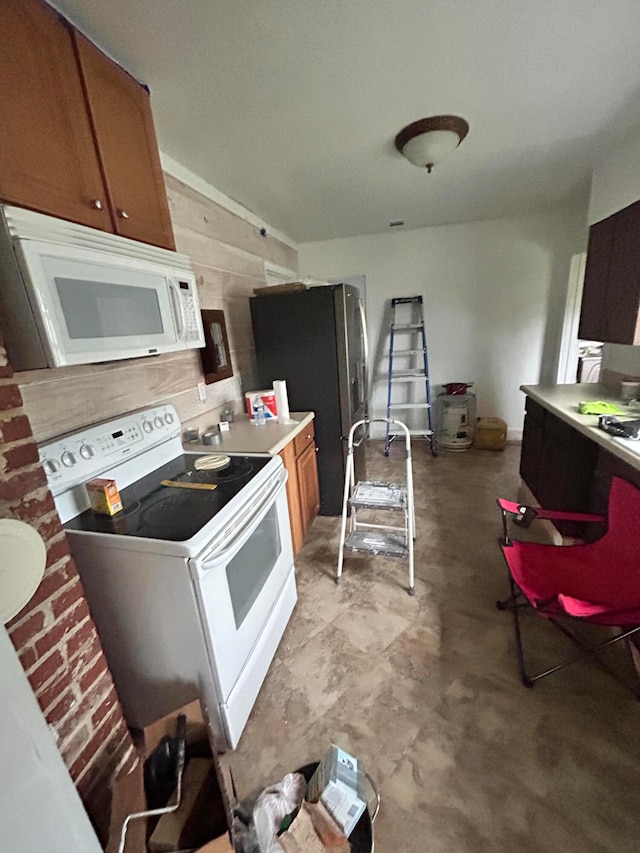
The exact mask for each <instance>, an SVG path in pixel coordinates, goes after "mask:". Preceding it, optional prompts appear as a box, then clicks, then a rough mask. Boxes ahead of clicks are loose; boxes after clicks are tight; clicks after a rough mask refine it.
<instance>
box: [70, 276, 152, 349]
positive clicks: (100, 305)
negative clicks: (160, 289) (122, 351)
mask: <svg viewBox="0 0 640 853" xmlns="http://www.w3.org/2000/svg"><path fill="white" fill-rule="evenodd" d="M55 282H56V288H57V290H58V296H59V298H60V306H61V308H62V313H63V314H64V319H65V323H66V324H67V333H68V335H69V337H70V338H71V339H72V340H74V339H79V338H119V337H125V336H134V335H135V336H138V335H154V334H156V335H161V334H162V333H163V332H164V329H163V327H162V315H161V313H160V303H159V302H158V294H157V291H156V290H155V288H152V287H137V286H134V285H128V284H108V283H107V282H94V281H81V280H80V279H73V278H58V277H56V279H55Z"/></svg>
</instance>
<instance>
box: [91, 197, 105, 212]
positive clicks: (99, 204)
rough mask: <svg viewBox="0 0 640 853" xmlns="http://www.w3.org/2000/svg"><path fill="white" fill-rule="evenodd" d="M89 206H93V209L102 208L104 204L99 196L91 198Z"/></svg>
mask: <svg viewBox="0 0 640 853" xmlns="http://www.w3.org/2000/svg"><path fill="white" fill-rule="evenodd" d="M91 207H93V208H94V209H95V210H103V209H104V204H103V202H102V201H100V199H99V198H92V199H91Z"/></svg>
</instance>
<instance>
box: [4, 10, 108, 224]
mask: <svg viewBox="0 0 640 853" xmlns="http://www.w3.org/2000/svg"><path fill="white" fill-rule="evenodd" d="M0 32H2V51H1V52H0V126H1V130H0V164H1V167H0V198H1V199H2V200H3V201H6V202H10V203H12V204H17V205H21V206H23V207H30V208H32V209H34V210H39V211H41V212H43V213H49V214H51V215H53V216H59V217H61V218H63V219H70V220H72V221H74V222H79V223H81V224H82V225H89V226H92V227H94V228H101V229H103V230H110V229H111V218H110V215H109V210H108V207H107V203H106V198H105V192H104V183H103V179H102V174H101V171H100V166H99V163H98V156H97V153H96V150H95V145H94V142H93V135H92V130H91V123H90V121H89V116H88V114H87V108H86V102H85V98H84V92H83V88H82V81H81V79H80V75H79V74H78V65H77V61H76V55H75V49H74V44H73V38H72V34H71V32H70V30H69V29H68V28H67V27H66V26H65V24H64V22H63V21H62V19H61V18H60V17H59V16H58V15H57V14H56V13H55V12H54V11H53V10H52V9H51V8H50V7H49V6H46V5H45V4H44V3H41V2H39V0H20V2H10V0H2V2H0Z"/></svg>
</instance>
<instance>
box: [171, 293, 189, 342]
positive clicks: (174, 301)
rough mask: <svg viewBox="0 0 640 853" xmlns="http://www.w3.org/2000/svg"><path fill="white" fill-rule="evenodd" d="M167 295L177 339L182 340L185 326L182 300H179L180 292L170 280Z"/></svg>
mask: <svg viewBox="0 0 640 853" xmlns="http://www.w3.org/2000/svg"><path fill="white" fill-rule="evenodd" d="M169 295H170V297H171V313H172V314H173V319H174V322H175V324H176V328H177V330H178V339H179V340H182V338H183V337H184V329H185V325H186V323H185V318H184V307H183V305H182V299H181V298H180V291H179V290H178V288H177V286H176V283H175V281H172V280H171V279H169Z"/></svg>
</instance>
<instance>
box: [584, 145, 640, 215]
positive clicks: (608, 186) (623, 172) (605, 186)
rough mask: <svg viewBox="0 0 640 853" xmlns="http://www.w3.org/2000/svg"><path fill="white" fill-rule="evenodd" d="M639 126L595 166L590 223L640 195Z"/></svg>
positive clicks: (590, 203)
mask: <svg viewBox="0 0 640 853" xmlns="http://www.w3.org/2000/svg"><path fill="white" fill-rule="evenodd" d="M639 164H640V129H638V130H635V131H631V132H628V133H627V134H626V135H625V136H624V137H622V138H621V139H620V140H619V141H618V142H617V143H616V144H615V145H614V146H613V148H611V149H609V150H607V151H606V153H605V155H604V156H603V158H602V160H601V161H600V163H599V164H598V165H597V166H596V168H595V169H594V170H593V176H592V179H591V198H590V200H589V225H593V223H594V222H599V221H600V220H601V219H606V218H607V216H611V214H612V213H615V212H616V211H618V210H622V209H623V208H624V207H627V206H628V205H630V204H632V203H633V202H634V201H638V199H640V168H638V166H639Z"/></svg>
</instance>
